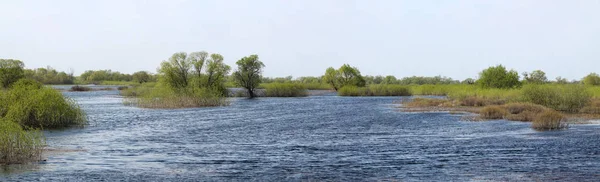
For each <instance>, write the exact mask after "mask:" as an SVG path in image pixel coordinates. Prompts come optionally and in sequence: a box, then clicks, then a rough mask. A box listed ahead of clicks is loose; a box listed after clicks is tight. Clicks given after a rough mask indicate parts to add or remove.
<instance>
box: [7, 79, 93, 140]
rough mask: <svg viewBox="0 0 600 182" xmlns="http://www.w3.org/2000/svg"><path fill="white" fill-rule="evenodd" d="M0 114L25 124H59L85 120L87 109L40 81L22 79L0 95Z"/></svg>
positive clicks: (61, 125)
mask: <svg viewBox="0 0 600 182" xmlns="http://www.w3.org/2000/svg"><path fill="white" fill-rule="evenodd" d="M0 103H6V104H2V105H0V117H3V118H5V119H7V120H10V121H14V122H16V123H18V124H20V125H21V126H23V127H32V128H59V127H67V126H73V125H83V124H85V123H86V117H85V113H84V112H83V111H82V110H81V109H80V108H79V106H78V105H77V104H76V103H75V102H74V101H73V100H71V99H69V98H65V97H64V96H63V95H62V93H60V92H58V91H56V90H54V89H51V88H47V87H42V86H41V84H40V83H39V82H36V81H32V80H29V79H22V80H19V81H18V82H17V83H15V84H14V85H13V86H12V88H11V89H9V90H8V91H6V92H5V94H2V95H1V96H0Z"/></svg>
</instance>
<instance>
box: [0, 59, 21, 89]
mask: <svg viewBox="0 0 600 182" xmlns="http://www.w3.org/2000/svg"><path fill="white" fill-rule="evenodd" d="M23 67H25V64H23V62H21V61H19V60H14V59H0V87H3V88H8V87H9V86H10V85H11V84H13V83H15V82H17V81H18V80H19V79H21V78H24V77H25V71H24V69H23Z"/></svg>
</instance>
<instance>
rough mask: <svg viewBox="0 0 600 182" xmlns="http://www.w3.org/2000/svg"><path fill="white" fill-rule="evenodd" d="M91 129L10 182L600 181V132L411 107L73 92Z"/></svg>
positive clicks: (19, 169)
mask: <svg viewBox="0 0 600 182" xmlns="http://www.w3.org/2000/svg"><path fill="white" fill-rule="evenodd" d="M65 95H67V96H69V97H71V98H74V99H75V100H76V101H77V102H78V103H79V104H80V105H81V106H82V107H83V109H84V110H85V111H86V112H87V113H88V115H89V126H86V127H85V128H73V129H68V130H61V131H47V132H46V136H47V140H48V145H49V147H50V148H52V149H54V150H52V151H50V152H48V154H47V155H48V156H47V162H44V163H42V164H37V165H28V166H10V167H3V170H4V173H3V174H0V181H13V180H15V181H37V180H52V181H121V180H124V181H249V180H251V181H385V180H400V181H421V180H424V181H467V180H475V181H480V180H497V181H507V180H508V181H549V180H559V181H600V125H574V126H573V127H572V128H570V129H569V130H564V131H556V132H536V131H534V130H532V129H530V128H529V123H521V122H508V121H487V122H468V121H461V120H460V118H461V115H453V114H449V113H404V112H400V111H399V110H398V109H397V108H395V107H397V105H394V104H393V103H394V102H395V101H397V100H400V99H401V97H364V98H352V97H336V96H313V97H307V98H259V99H254V100H247V99H232V102H231V106H228V107H217V108H194V109H180V110H156V109H140V108H135V107H127V106H123V104H122V98H120V97H119V96H117V91H98V92H79V93H73V92H66V93H65Z"/></svg>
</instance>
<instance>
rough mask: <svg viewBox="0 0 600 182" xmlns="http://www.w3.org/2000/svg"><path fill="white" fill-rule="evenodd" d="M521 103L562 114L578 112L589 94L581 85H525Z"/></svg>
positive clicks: (588, 99) (589, 96)
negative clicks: (535, 105)
mask: <svg viewBox="0 0 600 182" xmlns="http://www.w3.org/2000/svg"><path fill="white" fill-rule="evenodd" d="M521 99H522V101H524V102H531V103H534V104H539V105H542V106H546V107H549V108H552V109H554V110H557V111H563V112H578V111H579V110H580V109H581V108H583V107H584V106H586V105H587V104H588V103H589V102H590V99H591V94H590V93H589V92H588V90H587V89H586V88H585V87H584V86H581V85H525V86H524V87H523V89H522V98H521Z"/></svg>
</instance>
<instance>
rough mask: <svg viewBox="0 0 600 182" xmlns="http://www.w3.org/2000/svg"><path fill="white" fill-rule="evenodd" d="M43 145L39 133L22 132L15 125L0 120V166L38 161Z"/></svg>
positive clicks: (42, 136)
mask: <svg viewBox="0 0 600 182" xmlns="http://www.w3.org/2000/svg"><path fill="white" fill-rule="evenodd" d="M45 144H46V142H45V139H44V135H43V133H42V132H41V131H39V130H23V128H22V127H21V126H19V124H17V123H14V122H12V121H8V120H5V119H0V164H23V163H28V162H35V161H40V160H41V156H42V155H41V154H42V150H43V147H44V146H45Z"/></svg>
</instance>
